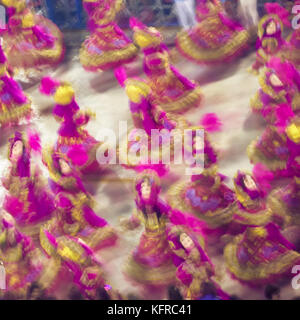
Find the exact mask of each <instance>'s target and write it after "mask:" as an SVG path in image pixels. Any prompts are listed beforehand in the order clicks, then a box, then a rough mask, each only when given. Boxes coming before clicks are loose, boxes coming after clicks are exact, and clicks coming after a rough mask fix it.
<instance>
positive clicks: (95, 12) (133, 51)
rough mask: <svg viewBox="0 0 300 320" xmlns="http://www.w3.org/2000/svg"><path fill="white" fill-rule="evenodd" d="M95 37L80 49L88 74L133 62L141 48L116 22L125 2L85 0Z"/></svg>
mask: <svg viewBox="0 0 300 320" xmlns="http://www.w3.org/2000/svg"><path fill="white" fill-rule="evenodd" d="M83 5H84V8H85V9H86V11H87V14H88V17H89V21H88V27H89V29H90V32H91V35H90V36H89V37H88V38H87V39H86V40H85V41H84V43H83V44H82V47H81V49H80V55H79V57H80V62H81V64H82V65H83V67H84V68H85V69H86V70H88V71H99V70H102V71H103V70H108V69H114V68H117V67H119V66H121V65H122V64H124V63H128V62H130V61H132V60H133V59H134V58H135V56H136V55H137V53H138V49H137V48H136V46H135V45H134V44H133V43H132V41H131V40H130V39H129V38H128V37H127V36H126V34H125V32H124V31H123V30H122V29H120V28H119V26H118V25H117V23H116V22H115V19H116V15H117V14H118V12H119V11H120V10H121V9H122V5H123V0H102V1H99V0H84V1H83Z"/></svg>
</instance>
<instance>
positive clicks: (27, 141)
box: [2, 132, 54, 236]
mask: <svg viewBox="0 0 300 320" xmlns="http://www.w3.org/2000/svg"><path fill="white" fill-rule="evenodd" d="M31 140H32V139H31V138H30V136H29V135H26V134H25V133H20V132H16V133H15V134H14V136H13V137H12V138H11V139H10V140H9V149H8V158H9V160H10V162H11V166H10V168H9V169H8V171H7V173H6V175H5V177H4V178H3V180H2V184H3V186H4V187H5V189H6V190H7V191H8V192H7V194H6V196H5V200H4V204H3V208H4V210H6V211H7V212H8V213H9V214H11V215H12V216H13V217H14V219H15V220H16V223H17V225H18V228H19V229H20V230H21V231H22V232H24V233H26V234H28V235H31V236H34V235H38V233H39V227H40V224H41V223H43V222H44V221H45V220H46V219H48V218H49V217H50V216H51V213H52V212H53V211H54V203H53V201H54V199H53V198H52V195H51V194H50V192H49V191H50V190H48V189H47V185H46V182H45V181H43V179H42V176H41V173H40V172H39V170H38V168H37V167H35V166H33V164H32V161H31V151H32V149H33V141H31ZM20 142H21V143H22V148H23V149H22V153H21V155H20V156H19V158H18V159H16V158H13V150H14V147H15V145H16V143H20Z"/></svg>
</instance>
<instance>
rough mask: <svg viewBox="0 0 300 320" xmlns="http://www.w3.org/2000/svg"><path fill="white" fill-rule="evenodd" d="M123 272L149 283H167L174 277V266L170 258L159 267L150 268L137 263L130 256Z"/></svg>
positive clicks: (138, 280)
mask: <svg viewBox="0 0 300 320" xmlns="http://www.w3.org/2000/svg"><path fill="white" fill-rule="evenodd" d="M124 272H125V273H126V274H127V275H128V276H129V277H130V278H132V279H134V280H135V281H137V282H140V283H144V284H149V285H151V284H152V285H156V284H157V285H161V284H166V285H167V284H170V283H172V282H174V281H175V279H176V268H175V266H174V265H173V263H172V260H170V261H169V263H168V264H165V265H162V266H161V267H159V268H151V267H148V266H146V265H142V264H139V263H137V262H136V261H135V260H134V258H133V257H132V256H131V257H130V258H129V260H128V262H127V264H126V266H125V269H124Z"/></svg>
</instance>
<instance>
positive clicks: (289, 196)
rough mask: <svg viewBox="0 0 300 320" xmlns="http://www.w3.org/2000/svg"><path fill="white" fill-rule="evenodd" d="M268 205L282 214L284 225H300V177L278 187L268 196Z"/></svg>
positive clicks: (275, 212)
mask: <svg viewBox="0 0 300 320" xmlns="http://www.w3.org/2000/svg"><path fill="white" fill-rule="evenodd" d="M268 205H269V207H270V209H271V210H272V212H274V214H281V216H282V217H283V219H284V227H286V226H290V225H292V226H294V225H298V226H299V225H300V214H299V213H300V178H299V174H298V176H295V177H294V179H293V180H292V181H291V182H290V183H289V184H288V185H286V186H283V187H279V188H276V189H275V190H273V191H272V192H271V194H270V195H269V197H268Z"/></svg>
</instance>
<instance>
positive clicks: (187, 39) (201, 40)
mask: <svg viewBox="0 0 300 320" xmlns="http://www.w3.org/2000/svg"><path fill="white" fill-rule="evenodd" d="M198 10H200V13H199V14H198V17H199V18H198V19H200V20H201V21H200V22H199V23H198V24H197V25H196V26H195V27H194V28H192V29H191V30H189V31H182V32H180V33H179V34H178V35H177V48H178V50H179V51H180V53H181V54H182V55H183V56H185V57H186V58H187V59H189V60H191V61H193V62H195V63H199V64H212V63H224V62H228V61H230V60H232V59H234V58H235V57H237V56H240V55H241V54H242V53H243V51H244V50H245V49H246V48H247V46H248V42H249V39H250V36H249V34H248V32H247V31H246V30H245V29H244V28H243V27H242V26H241V25H240V24H239V23H237V22H236V21H233V20H231V19H230V18H229V17H228V16H227V14H226V12H225V10H224V9H223V7H222V6H221V5H220V3H219V2H218V1H211V0H204V1H201V4H199V5H198Z"/></svg>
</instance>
